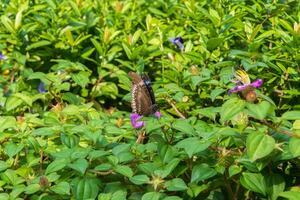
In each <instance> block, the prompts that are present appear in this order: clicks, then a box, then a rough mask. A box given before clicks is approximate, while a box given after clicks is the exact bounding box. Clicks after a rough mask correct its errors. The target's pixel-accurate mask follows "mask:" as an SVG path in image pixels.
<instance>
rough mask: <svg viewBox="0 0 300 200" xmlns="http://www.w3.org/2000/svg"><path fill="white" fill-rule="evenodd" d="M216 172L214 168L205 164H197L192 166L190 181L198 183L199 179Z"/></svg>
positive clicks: (201, 179) (211, 175)
mask: <svg viewBox="0 0 300 200" xmlns="http://www.w3.org/2000/svg"><path fill="white" fill-rule="evenodd" d="M216 174H217V172H216V170H214V169H213V168H211V167H209V166H208V165H207V164H204V163H203V164H198V165H195V166H194V167H193V170H192V176H191V182H195V183H198V182H199V181H203V180H206V179H208V178H211V177H213V176H215V175H216Z"/></svg>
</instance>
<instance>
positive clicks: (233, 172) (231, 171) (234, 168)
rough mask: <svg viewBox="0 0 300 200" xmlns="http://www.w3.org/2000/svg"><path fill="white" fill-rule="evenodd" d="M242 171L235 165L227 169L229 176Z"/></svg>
mask: <svg viewBox="0 0 300 200" xmlns="http://www.w3.org/2000/svg"><path fill="white" fill-rule="evenodd" d="M241 171H242V168H241V167H240V166H237V165H231V166H230V167H229V169H228V172H229V177H232V176H234V175H236V174H238V173H240V172H241Z"/></svg>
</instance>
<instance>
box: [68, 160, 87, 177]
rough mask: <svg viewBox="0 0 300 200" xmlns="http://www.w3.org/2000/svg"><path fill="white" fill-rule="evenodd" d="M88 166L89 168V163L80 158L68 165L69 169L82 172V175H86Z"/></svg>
mask: <svg viewBox="0 0 300 200" xmlns="http://www.w3.org/2000/svg"><path fill="white" fill-rule="evenodd" d="M88 166H89V163H88V161H87V160H86V159H83V158H80V159H78V160H76V161H75V162H73V163H71V164H68V167H70V168H72V169H74V170H76V171H78V172H80V173H81V175H84V173H85V171H86V169H87V167H88Z"/></svg>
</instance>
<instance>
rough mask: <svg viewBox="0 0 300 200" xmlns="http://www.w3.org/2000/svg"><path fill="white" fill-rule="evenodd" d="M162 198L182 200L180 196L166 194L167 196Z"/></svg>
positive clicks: (165, 199)
mask: <svg viewBox="0 0 300 200" xmlns="http://www.w3.org/2000/svg"><path fill="white" fill-rule="evenodd" d="M163 200H182V198H180V197H178V196H168V197H166V198H164V199H163Z"/></svg>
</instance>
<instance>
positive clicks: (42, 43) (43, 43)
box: [26, 40, 51, 51]
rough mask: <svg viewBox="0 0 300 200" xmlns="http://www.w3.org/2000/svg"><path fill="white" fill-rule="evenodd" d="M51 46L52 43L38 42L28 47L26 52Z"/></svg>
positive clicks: (46, 41)
mask: <svg viewBox="0 0 300 200" xmlns="http://www.w3.org/2000/svg"><path fill="white" fill-rule="evenodd" d="M49 44H51V42H50V41H48V40H41V41H38V42H35V43H32V44H30V45H28V46H27V47H26V50H27V51H29V50H31V49H36V48H39V47H43V46H48V45H49Z"/></svg>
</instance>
